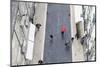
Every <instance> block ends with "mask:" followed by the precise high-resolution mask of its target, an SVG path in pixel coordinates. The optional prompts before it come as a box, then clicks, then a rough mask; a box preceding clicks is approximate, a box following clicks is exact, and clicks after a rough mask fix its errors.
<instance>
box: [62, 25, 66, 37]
mask: <svg viewBox="0 0 100 67" xmlns="http://www.w3.org/2000/svg"><path fill="white" fill-rule="evenodd" d="M65 32H66V27H65V25H62V26H61V35H62V38H64V33H65Z"/></svg>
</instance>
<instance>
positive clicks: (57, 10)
mask: <svg viewBox="0 0 100 67" xmlns="http://www.w3.org/2000/svg"><path fill="white" fill-rule="evenodd" d="M47 10H48V11H47V23H46V36H45V46H44V63H60V62H72V44H71V29H70V26H71V25H70V17H69V16H70V15H69V14H70V6H69V5H62V4H48V9H47ZM61 25H65V27H66V32H65V33H64V39H62V36H61V31H60V28H61ZM50 35H53V38H52V41H51V38H50ZM67 41H68V42H70V43H69V44H68V45H69V46H70V47H68V48H67V47H66V46H65V43H66V42H67Z"/></svg>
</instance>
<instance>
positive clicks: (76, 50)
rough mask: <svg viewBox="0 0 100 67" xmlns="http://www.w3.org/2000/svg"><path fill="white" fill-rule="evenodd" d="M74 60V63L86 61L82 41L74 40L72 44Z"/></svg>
mask: <svg viewBox="0 0 100 67" xmlns="http://www.w3.org/2000/svg"><path fill="white" fill-rule="evenodd" d="M72 58H73V60H72V61H73V62H77V61H85V60H84V55H83V47H82V45H81V43H80V40H77V39H74V41H73V44H72Z"/></svg>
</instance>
